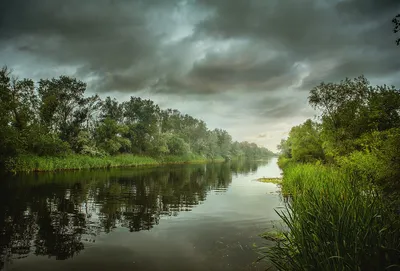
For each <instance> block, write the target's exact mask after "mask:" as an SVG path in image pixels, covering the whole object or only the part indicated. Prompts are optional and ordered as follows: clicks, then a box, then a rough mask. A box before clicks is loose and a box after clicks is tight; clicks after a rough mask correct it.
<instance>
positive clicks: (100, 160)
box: [7, 155, 159, 172]
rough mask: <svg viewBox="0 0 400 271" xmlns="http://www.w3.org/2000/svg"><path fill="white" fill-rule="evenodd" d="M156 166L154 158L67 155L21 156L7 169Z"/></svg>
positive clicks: (18, 170) (50, 169)
mask: <svg viewBox="0 0 400 271" xmlns="http://www.w3.org/2000/svg"><path fill="white" fill-rule="evenodd" d="M157 164H159V162H158V161H157V160H155V159H154V158H151V157H146V156H135V155H117V156H107V157H92V156H86V155H69V156H66V157H44V156H34V155H21V156H19V157H17V158H14V159H13V160H11V161H9V163H8V164H7V169H8V171H11V172H32V171H58V170H79V169H91V168H113V167H133V166H139V165H157Z"/></svg>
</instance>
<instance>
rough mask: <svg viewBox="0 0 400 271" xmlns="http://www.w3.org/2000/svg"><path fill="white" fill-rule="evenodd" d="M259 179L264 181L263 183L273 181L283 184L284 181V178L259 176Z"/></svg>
mask: <svg viewBox="0 0 400 271" xmlns="http://www.w3.org/2000/svg"><path fill="white" fill-rule="evenodd" d="M257 181H259V182H262V183H273V184H281V183H282V178H266V177H263V178H258V179H257Z"/></svg>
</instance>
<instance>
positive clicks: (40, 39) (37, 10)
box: [0, 0, 175, 88]
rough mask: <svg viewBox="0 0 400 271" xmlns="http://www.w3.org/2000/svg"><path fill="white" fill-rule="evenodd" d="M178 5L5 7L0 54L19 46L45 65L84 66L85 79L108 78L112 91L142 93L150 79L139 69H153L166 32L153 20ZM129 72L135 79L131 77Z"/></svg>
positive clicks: (28, 0) (19, 1) (20, 1)
mask: <svg viewBox="0 0 400 271" xmlns="http://www.w3.org/2000/svg"><path fill="white" fill-rule="evenodd" d="M149 2H151V4H150V3H149ZM174 5H175V2H174V1H168V5H166V4H165V1H113V0H89V1H77V0H72V1H62V0H47V1H46V0H42V1H39V0H37V1H34V0H13V1H2V4H1V6H0V13H1V14H0V18H1V21H0V29H1V32H0V48H1V47H3V48H4V47H7V46H10V44H13V46H15V47H16V49H17V51H22V52H27V53H30V54H32V55H36V56H40V57H41V59H42V60H49V61H52V62H55V63H59V64H62V65H68V64H69V65H76V66H79V67H80V69H79V71H80V72H81V73H82V72H83V73H86V74H88V75H89V74H90V75H98V76H100V77H102V78H103V79H104V80H105V81H106V82H105V84H106V85H107V86H108V87H116V88H119V87H128V86H129V87H131V88H132V87H133V88H137V87H141V86H143V85H144V82H145V81H146V80H147V78H148V75H143V74H142V73H143V72H142V70H140V69H138V67H137V65H139V64H142V67H147V65H146V63H147V62H148V61H149V60H150V61H152V60H153V58H154V57H155V55H156V52H157V51H158V50H159V47H158V46H159V44H160V40H161V39H162V38H163V37H165V33H164V31H163V29H160V30H159V31H157V28H154V27H152V25H151V23H149V20H151V16H157V13H163V12H169V11H170V10H171V9H172V8H173V7H174ZM127 71H130V72H131V73H134V75H133V76H132V74H131V76H125V73H126V72H127ZM150 72H152V71H151V70H150ZM136 73H137V74H136ZM128 78H129V79H128ZM109 82H112V83H113V84H108V83H109ZM114 84H115V86H114Z"/></svg>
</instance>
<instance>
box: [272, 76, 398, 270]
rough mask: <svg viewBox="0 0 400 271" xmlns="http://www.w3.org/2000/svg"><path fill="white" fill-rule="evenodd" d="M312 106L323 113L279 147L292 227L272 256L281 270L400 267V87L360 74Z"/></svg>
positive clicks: (314, 95) (320, 89) (319, 95)
mask: <svg viewBox="0 0 400 271" xmlns="http://www.w3.org/2000/svg"><path fill="white" fill-rule="evenodd" d="M309 103H310V105H311V106H313V107H314V108H315V109H317V110H318V112H319V114H320V115H319V116H318V118H317V119H316V120H315V121H313V120H310V119H308V120H307V121H305V122H304V123H303V124H301V125H298V126H295V127H293V128H292V129H291V131H290V133H289V136H288V138H287V139H284V140H282V141H281V143H280V145H279V149H280V152H281V154H280V157H279V162H278V164H279V166H280V167H281V168H282V169H283V172H284V178H283V183H282V192H283V194H284V195H285V196H286V197H287V199H288V203H289V205H288V211H289V212H288V213H281V214H280V215H281V217H282V219H283V221H284V223H285V224H286V225H287V226H288V227H289V229H290V232H286V233H284V238H283V239H282V241H281V242H278V244H277V245H276V246H275V247H274V248H273V249H272V250H271V251H269V256H270V257H271V259H272V261H273V262H274V263H275V264H276V266H277V267H278V268H279V270H398V268H399V266H400V215H399V214H400V90H398V89H396V88H395V87H389V86H386V85H383V86H376V87H374V86H371V85H370V83H369V82H368V80H367V79H366V78H365V77H364V76H360V77H358V78H354V79H348V78H346V79H345V80H342V81H341V82H340V83H321V84H320V85H318V86H316V87H315V88H313V89H312V90H311V91H310V95H309ZM396 268H397V269H396Z"/></svg>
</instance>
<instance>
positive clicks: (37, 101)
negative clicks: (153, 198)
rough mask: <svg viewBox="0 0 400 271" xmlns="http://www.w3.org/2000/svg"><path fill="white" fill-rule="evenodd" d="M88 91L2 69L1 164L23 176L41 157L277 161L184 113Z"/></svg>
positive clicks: (72, 82)
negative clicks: (261, 159)
mask: <svg viewBox="0 0 400 271" xmlns="http://www.w3.org/2000/svg"><path fill="white" fill-rule="evenodd" d="M85 92H86V84H85V83H84V82H81V81H79V80H77V79H75V78H71V77H67V76H60V77H59V78H53V79H42V80H40V81H39V82H38V83H35V82H34V81H33V80H31V79H18V78H17V77H14V76H13V75H12V73H11V72H10V70H9V69H7V68H3V69H1V71H0V143H1V144H0V164H1V165H3V166H4V165H6V167H7V168H9V169H16V170H18V168H19V167H23V165H24V164H25V165H26V164H27V163H28V164H29V161H39V160H37V158H39V157H68V156H71V155H75V156H74V157H75V158H76V155H77V154H79V155H85V156H90V157H100V158H104V157H109V156H115V155H119V154H134V155H139V156H151V157H157V158H160V157H168V156H174V157H183V160H185V159H186V160H190V159H197V160H199V159H200V160H201V159H207V160H215V159H218V158H219V159H222V158H223V159H231V158H240V157H246V158H250V159H259V158H262V157H267V156H271V155H273V153H272V152H271V151H270V150H268V149H267V148H263V147H258V146H257V145H256V144H255V143H249V142H237V141H233V140H232V137H231V135H230V134H229V133H228V132H227V131H225V130H222V129H214V130H211V129H209V128H207V125H206V123H205V122H204V121H202V120H199V119H196V118H193V117H191V116H189V115H187V114H182V113H180V112H179V111H178V110H172V109H166V110H162V109H160V107H159V106H158V105H156V104H155V103H154V102H153V101H151V100H146V99H141V98H140V97H131V98H130V100H129V101H125V102H121V103H120V102H118V101H117V100H116V99H113V98H111V97H107V98H105V99H104V100H102V99H100V97H99V96H98V95H93V96H87V95H86V93H85ZM74 160H76V159H74ZM181 160H182V159H181ZM183 160H182V161H183ZM40 161H41V160H40ZM35 163H38V162H35ZM25 167H27V169H26V170H29V169H30V168H31V169H32V168H35V167H36V166H35V165H32V166H31V165H28V166H25ZM52 168H54V167H52ZM55 168H57V167H55Z"/></svg>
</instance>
